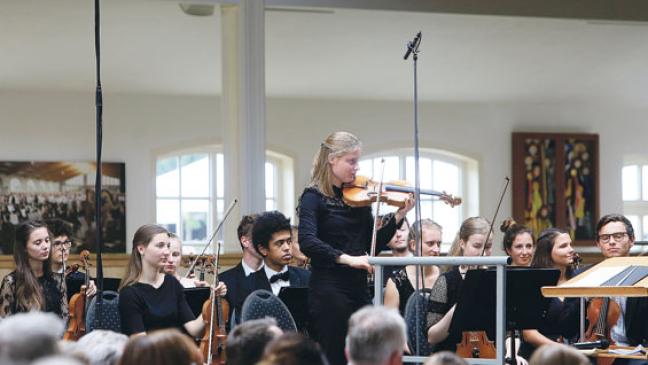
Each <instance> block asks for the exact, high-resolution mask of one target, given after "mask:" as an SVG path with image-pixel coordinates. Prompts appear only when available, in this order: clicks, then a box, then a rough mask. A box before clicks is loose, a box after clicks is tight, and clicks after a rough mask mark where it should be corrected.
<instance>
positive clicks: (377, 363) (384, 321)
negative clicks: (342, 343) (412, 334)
mask: <svg viewBox="0 0 648 365" xmlns="http://www.w3.org/2000/svg"><path fill="white" fill-rule="evenodd" d="M406 341H407V337H406V329H405V320H403V317H401V316H400V314H399V313H398V311H397V310H395V309H388V308H385V307H382V306H376V307H374V306H367V307H364V308H362V309H360V310H358V311H357V312H355V313H354V314H353V315H352V316H351V318H350V319H349V330H348V332H347V338H346V349H345V353H346V356H347V360H349V363H350V364H354V365H370V364H372V365H383V364H399V363H401V358H402V355H403V349H404V348H405V343H406Z"/></svg>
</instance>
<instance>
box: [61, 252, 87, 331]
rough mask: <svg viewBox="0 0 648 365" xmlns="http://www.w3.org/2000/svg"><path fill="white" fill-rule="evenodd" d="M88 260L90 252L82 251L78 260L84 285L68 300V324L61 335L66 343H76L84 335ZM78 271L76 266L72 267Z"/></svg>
mask: <svg viewBox="0 0 648 365" xmlns="http://www.w3.org/2000/svg"><path fill="white" fill-rule="evenodd" d="M89 258H90V252H89V251H88V250H83V251H81V253H80V254H79V259H80V260H81V266H83V271H85V274H86V275H85V285H84V286H82V287H81V290H80V291H79V292H78V293H76V294H74V295H73V296H72V298H70V305H69V306H70V321H69V322H68V327H67V330H66V331H65V334H63V339H64V340H67V341H76V340H78V339H79V338H81V337H82V336H83V335H85V333H86V323H85V319H86V318H85V317H86V309H87V303H86V290H87V288H88V286H89V284H90V275H89V272H88V266H89V264H88V259H89ZM72 267H76V269H78V265H74V266H72Z"/></svg>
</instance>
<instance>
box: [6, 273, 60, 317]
mask: <svg viewBox="0 0 648 365" xmlns="http://www.w3.org/2000/svg"><path fill="white" fill-rule="evenodd" d="M38 284H39V286H40V288H41V290H42V294H43V297H44V299H45V308H44V309H43V312H50V313H54V314H56V315H57V316H59V317H61V318H62V319H63V320H64V321H67V320H68V317H69V312H68V301H67V298H66V296H65V292H66V288H65V282H64V281H63V280H62V278H61V275H58V274H54V273H47V274H44V275H43V276H41V277H39V278H38ZM18 285H22V284H21V283H18V282H17V280H16V272H15V271H12V272H10V273H9V274H7V276H5V277H4V278H3V279H2V284H0V318H2V317H6V316H9V315H11V314H16V313H21V312H28V311H29V310H30V309H29V308H22V307H20V306H19V305H18V298H16V295H17V287H18Z"/></svg>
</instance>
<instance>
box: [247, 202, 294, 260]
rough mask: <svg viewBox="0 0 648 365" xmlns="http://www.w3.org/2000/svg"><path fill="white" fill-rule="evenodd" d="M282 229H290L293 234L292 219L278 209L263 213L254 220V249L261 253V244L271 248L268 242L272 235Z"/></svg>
mask: <svg viewBox="0 0 648 365" xmlns="http://www.w3.org/2000/svg"><path fill="white" fill-rule="evenodd" d="M281 231H288V232H290V234H291V235H292V230H291V226H290V219H288V218H286V216H284V215H283V214H282V213H281V212H279V211H276V210H275V211H272V212H264V213H261V214H260V215H259V216H258V217H257V219H256V221H255V222H254V227H252V243H253V244H254V249H256V250H257V252H259V254H261V252H260V251H259V246H263V247H265V248H269V247H268V244H269V243H270V239H271V238H272V235H273V234H275V233H277V232H281Z"/></svg>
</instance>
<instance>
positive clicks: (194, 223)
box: [182, 199, 209, 241]
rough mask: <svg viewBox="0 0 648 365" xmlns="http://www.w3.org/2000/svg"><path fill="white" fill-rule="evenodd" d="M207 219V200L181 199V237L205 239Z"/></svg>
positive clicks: (185, 239)
mask: <svg viewBox="0 0 648 365" xmlns="http://www.w3.org/2000/svg"><path fill="white" fill-rule="evenodd" d="M208 221H209V200H207V199H196V200H193V199H192V200H183V201H182V226H183V227H182V230H183V232H182V239H183V240H184V241H203V240H206V239H207V228H208V227H207V226H208Z"/></svg>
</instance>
